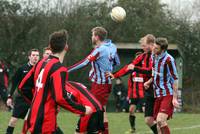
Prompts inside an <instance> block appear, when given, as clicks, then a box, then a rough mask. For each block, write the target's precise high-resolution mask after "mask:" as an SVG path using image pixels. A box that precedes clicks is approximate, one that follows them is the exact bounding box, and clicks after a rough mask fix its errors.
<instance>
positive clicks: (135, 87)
mask: <svg viewBox="0 0 200 134" xmlns="http://www.w3.org/2000/svg"><path fill="white" fill-rule="evenodd" d="M128 98H129V99H131V98H144V79H143V74H139V73H136V72H133V73H132V74H131V75H130V78H129V80H128Z"/></svg>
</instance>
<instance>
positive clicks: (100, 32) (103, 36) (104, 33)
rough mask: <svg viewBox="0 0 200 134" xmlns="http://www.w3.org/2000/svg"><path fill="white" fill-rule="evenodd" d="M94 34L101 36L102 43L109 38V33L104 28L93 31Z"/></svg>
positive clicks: (96, 28)
mask: <svg viewBox="0 0 200 134" xmlns="http://www.w3.org/2000/svg"><path fill="white" fill-rule="evenodd" d="M92 32H94V35H96V36H99V39H100V40H101V41H104V40H105V39H106V38H107V34H108V32H107V30H106V29H105V28H103V27H95V28H93V29H92Z"/></svg>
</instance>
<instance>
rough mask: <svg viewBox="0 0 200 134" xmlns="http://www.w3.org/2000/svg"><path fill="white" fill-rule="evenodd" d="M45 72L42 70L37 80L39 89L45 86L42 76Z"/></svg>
mask: <svg viewBox="0 0 200 134" xmlns="http://www.w3.org/2000/svg"><path fill="white" fill-rule="evenodd" d="M43 73H44V69H42V70H41V72H40V74H39V75H38V78H37V80H36V88H37V91H39V89H41V88H42V87H43V83H42V77H43Z"/></svg>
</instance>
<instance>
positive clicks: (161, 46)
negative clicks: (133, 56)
mask: <svg viewBox="0 0 200 134" xmlns="http://www.w3.org/2000/svg"><path fill="white" fill-rule="evenodd" d="M167 48H168V41H167V39H166V38H162V37H159V38H156V42H155V44H154V48H153V52H154V54H156V55H159V54H161V53H162V52H165V51H167Z"/></svg>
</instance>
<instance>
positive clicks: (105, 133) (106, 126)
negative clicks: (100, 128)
mask: <svg viewBox="0 0 200 134" xmlns="http://www.w3.org/2000/svg"><path fill="white" fill-rule="evenodd" d="M103 107H104V110H105V111H104V120H103V122H104V128H105V131H104V133H103V134H109V129H108V117H107V112H106V106H105V105H104V106H103Z"/></svg>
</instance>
